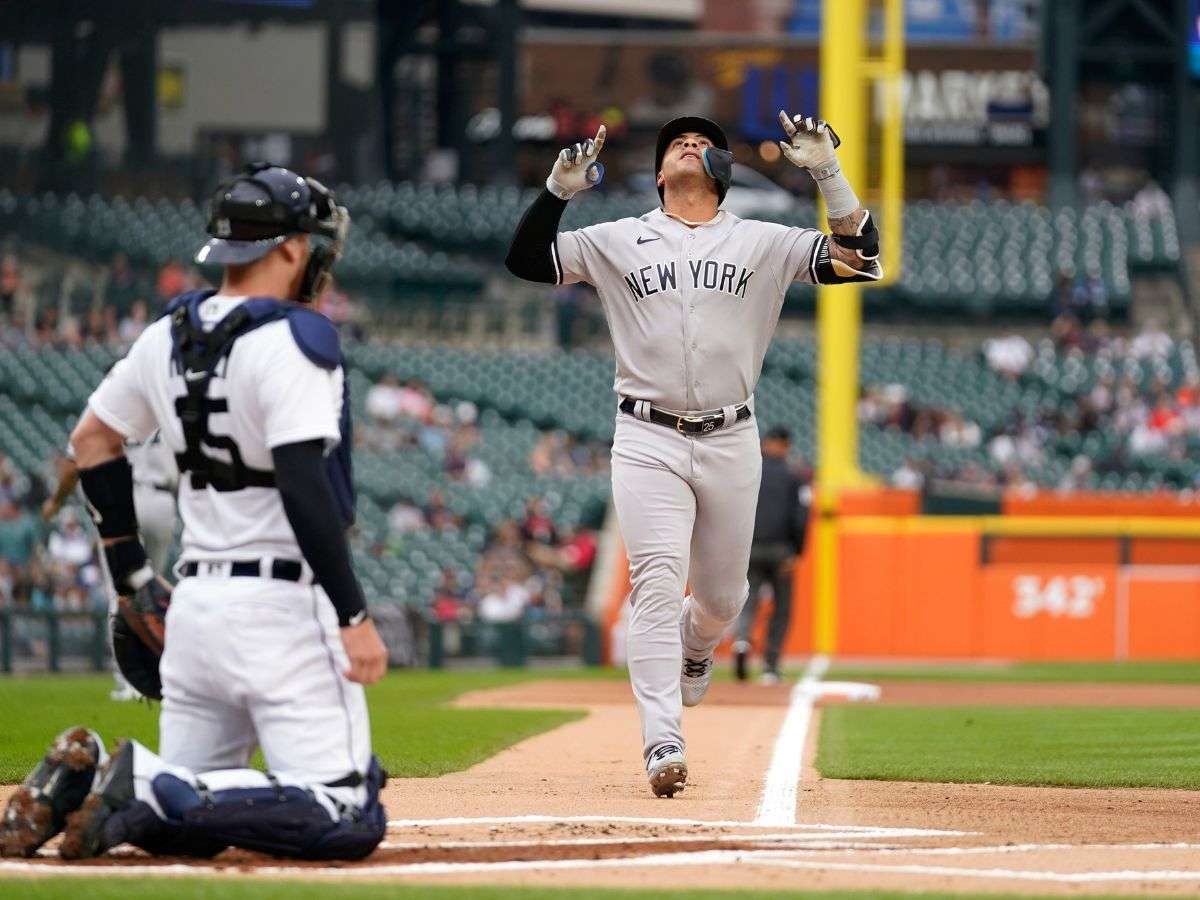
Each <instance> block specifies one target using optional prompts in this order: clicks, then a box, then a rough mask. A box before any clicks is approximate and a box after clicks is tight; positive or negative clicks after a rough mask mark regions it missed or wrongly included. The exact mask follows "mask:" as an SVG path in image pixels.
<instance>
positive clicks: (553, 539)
mask: <svg viewBox="0 0 1200 900" xmlns="http://www.w3.org/2000/svg"><path fill="white" fill-rule="evenodd" d="M521 537H523V538H524V539H525V542H526V543H527V544H541V545H542V546H546V547H552V546H554V545H555V544H557V543H558V532H557V531H556V530H555V528H554V520H553V519H551V518H550V515H549V513H548V512H547V511H546V501H545V500H543V499H542V498H541V497H530V498H529V499H528V500H526V501H525V518H524V519H523V520H522V522H521Z"/></svg>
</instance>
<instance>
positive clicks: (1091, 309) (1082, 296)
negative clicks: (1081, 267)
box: [1075, 266, 1108, 322]
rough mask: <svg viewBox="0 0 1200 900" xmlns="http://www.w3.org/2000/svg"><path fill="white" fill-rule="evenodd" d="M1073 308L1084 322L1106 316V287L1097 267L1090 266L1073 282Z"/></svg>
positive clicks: (1105, 317)
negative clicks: (1081, 276) (1084, 273)
mask: <svg viewBox="0 0 1200 900" xmlns="http://www.w3.org/2000/svg"><path fill="white" fill-rule="evenodd" d="M1075 309H1076V310H1077V311H1078V314H1079V317H1080V318H1081V319H1082V320H1083V321H1084V322H1090V321H1092V320H1094V319H1107V318H1108V288H1106V287H1105V286H1104V279H1103V278H1101V277H1100V269H1099V267H1096V266H1093V267H1090V268H1089V269H1088V271H1087V274H1086V275H1084V277H1083V278H1081V279H1079V281H1078V282H1077V283H1076V284H1075Z"/></svg>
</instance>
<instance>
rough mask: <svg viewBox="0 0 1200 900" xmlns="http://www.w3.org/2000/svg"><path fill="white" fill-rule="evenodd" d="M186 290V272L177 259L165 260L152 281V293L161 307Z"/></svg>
mask: <svg viewBox="0 0 1200 900" xmlns="http://www.w3.org/2000/svg"><path fill="white" fill-rule="evenodd" d="M187 289H188V272H187V269H185V268H184V267H183V263H181V262H180V261H179V260H177V259H171V260H167V262H165V263H164V264H163V266H162V268H160V269H159V270H158V276H157V277H156V278H155V279H154V293H155V294H156V295H157V296H158V302H159V305H160V306H161V305H162V304H164V303H166V302H167V301H168V300H170V299H171V298H172V297H177V296H178V295H179V294H182V293H183V292H184V291H186V290H187Z"/></svg>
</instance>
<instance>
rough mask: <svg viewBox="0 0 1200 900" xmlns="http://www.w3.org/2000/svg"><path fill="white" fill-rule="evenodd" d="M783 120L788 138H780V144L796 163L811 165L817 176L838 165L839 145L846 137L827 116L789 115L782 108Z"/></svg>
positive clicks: (790, 159)
mask: <svg viewBox="0 0 1200 900" xmlns="http://www.w3.org/2000/svg"><path fill="white" fill-rule="evenodd" d="M779 124H780V125H782V126H783V131H784V133H785V134H786V135H787V138H788V139H787V140H786V141H780V142H779V148H780V149H781V150H783V155H784V156H786V157H787V158H788V161H789V162H791V163H792V165H795V166H799V167H800V168H801V169H808V171H809V172H811V173H812V176H813V177H814V178H818V177H820V176H819V175H818V173H819V172H822V171H824V170H827V169H829V168H831V167H834V166H837V148H838V146H839V145H840V144H841V143H842V140H841V138H839V137H838V136H837V132H836V131H834V130H833V127H832V126H831V125H829V124H828V123H827V122H826V121H825V120H824V119H814V118H813V117H812V116H789V115H788V114H787V113H785V112H784V111H783V110H782V109H781V110H780V111H779Z"/></svg>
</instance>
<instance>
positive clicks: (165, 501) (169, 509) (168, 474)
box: [42, 431, 179, 700]
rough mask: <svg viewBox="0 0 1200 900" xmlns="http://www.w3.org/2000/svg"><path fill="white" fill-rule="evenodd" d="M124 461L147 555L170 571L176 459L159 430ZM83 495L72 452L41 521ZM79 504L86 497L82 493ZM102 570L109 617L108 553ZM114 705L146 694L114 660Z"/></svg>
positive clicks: (131, 447) (113, 607)
mask: <svg viewBox="0 0 1200 900" xmlns="http://www.w3.org/2000/svg"><path fill="white" fill-rule="evenodd" d="M125 457H126V459H128V460H129V466H130V468H131V469H132V470H133V508H134V511H135V512H136V513H137V519H138V534H139V535H140V537H141V539H142V546H144V547H145V548H146V556H147V557H148V558H149V560H150V565H151V566H153V568H154V571H156V572H165V571H166V568H167V556H168V555H169V554H170V552H171V544H172V542H173V541H174V540H175V491H176V490H177V489H178V486H179V472H178V470H177V469H176V468H175V456H174V455H173V454H172V453H171V451H170V449H169V448H168V447H167V446H166V444H164V443H163V442H162V438H161V436H160V435H159V433H158V432H157V431H156V432H155V433H154V434H153V435H152V436H151V437H150V439H149V440H147V441H144V442H142V443H140V444H132V443H127V444H126V445H125ZM76 490H79V467H78V466H76V465H75V451H74V449H73V448H71V447H69V446H68V447H67V452H66V456H65V457H63V458H62V459H61V460H60V462H59V464H58V483H57V484H56V485H55V487H54V492H53V493H52V494H51V495H50V497H49V498H48V499H47V500H46V502H45V503H43V504H42V519H43V521H45V522H50V521H52V520H53V519H54V517H55V516H57V515H58V512H59V510H60V509H62V506H63V503H65V502H66V499H67V497H69V496H70V495H71V494H72V493H73V492H75V491H76ZM79 494H80V500H81V501H82V502H84V503H86V502H87V498H86V497H84V496H83V491H82V490H79ZM99 559H100V571H101V572H102V573H103V576H104V587H105V592H106V593H107V595H108V606H109V609H108V611H109V613H110V614H115V613H116V612H117V591H116V588H115V587H114V586H113V580H112V574H111V573H110V572H109V571H108V564H107V562H106V560H105V558H104V554H103V553H101V554H99ZM113 665H114V670H113V681H114V682H115V683H114V686H113V690H112V693H111V694H109V697H110V699H112V700H136V699H138V698H139V697H141V694H139V693H138V692H137V690H136V689H134V687H133V686H132V685H131V684H130V683H129V682H128V681H126V679H125V676H124V675H122V674H121V670H120V669H119V668H118V667H117V666H116V661H115V659H114V661H113Z"/></svg>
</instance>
